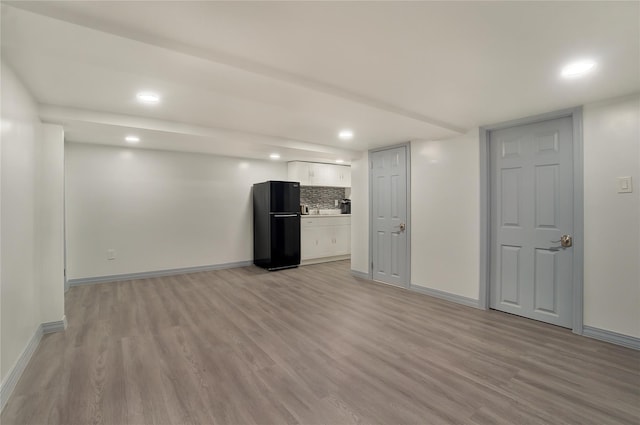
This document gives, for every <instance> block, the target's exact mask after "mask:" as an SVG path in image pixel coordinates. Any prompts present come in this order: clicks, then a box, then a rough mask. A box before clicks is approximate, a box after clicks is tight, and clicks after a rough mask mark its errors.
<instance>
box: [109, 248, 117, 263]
mask: <svg viewBox="0 0 640 425" xmlns="http://www.w3.org/2000/svg"><path fill="white" fill-rule="evenodd" d="M115 259H116V250H115V249H112V248H110V249H107V260H115Z"/></svg>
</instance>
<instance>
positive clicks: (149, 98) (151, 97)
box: [136, 92, 160, 103]
mask: <svg viewBox="0 0 640 425" xmlns="http://www.w3.org/2000/svg"><path fill="white" fill-rule="evenodd" d="M136 97H137V98H138V100H139V101H140V102H142V103H158V102H160V96H158V95H157V94H155V93H150V92H140V93H138V94H137V95H136Z"/></svg>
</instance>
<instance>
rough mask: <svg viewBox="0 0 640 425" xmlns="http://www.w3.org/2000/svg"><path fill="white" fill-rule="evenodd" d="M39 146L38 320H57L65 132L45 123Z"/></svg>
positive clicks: (61, 306)
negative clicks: (39, 313)
mask: <svg viewBox="0 0 640 425" xmlns="http://www.w3.org/2000/svg"><path fill="white" fill-rule="evenodd" d="M41 138H42V143H39V145H38V148H39V149H38V154H39V155H38V156H39V161H38V164H39V166H38V171H39V173H38V181H39V189H38V191H37V193H36V196H37V200H38V223H37V232H38V234H39V237H38V246H37V253H38V258H39V261H38V264H37V265H38V267H39V268H38V270H37V273H38V280H39V282H40V288H41V289H40V311H41V317H40V321H41V322H43V323H46V322H53V321H56V320H60V319H61V318H62V315H63V311H64V131H63V129H62V127H61V126H58V125H51V124H44V125H42V127H41Z"/></svg>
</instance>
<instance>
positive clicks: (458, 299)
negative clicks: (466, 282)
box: [409, 285, 480, 308]
mask: <svg viewBox="0 0 640 425" xmlns="http://www.w3.org/2000/svg"><path fill="white" fill-rule="evenodd" d="M409 289H410V290H412V291H415V292H420V293H421V294H425V295H430V296H432V297H435V298H440V299H442V300H446V301H451V302H454V303H457V304H462V305H466V306H467V307H474V308H480V305H479V304H478V303H479V301H478V300H474V299H473V298H467V297H463V296H462V295H456V294H451V293H449V292H444V291H439V290H437V289H431V288H426V287H424V286H419V285H411V288H409Z"/></svg>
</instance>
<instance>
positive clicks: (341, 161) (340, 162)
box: [336, 159, 344, 164]
mask: <svg viewBox="0 0 640 425" xmlns="http://www.w3.org/2000/svg"><path fill="white" fill-rule="evenodd" d="M336 162H337V163H338V164H342V163H343V162H344V159H336Z"/></svg>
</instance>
